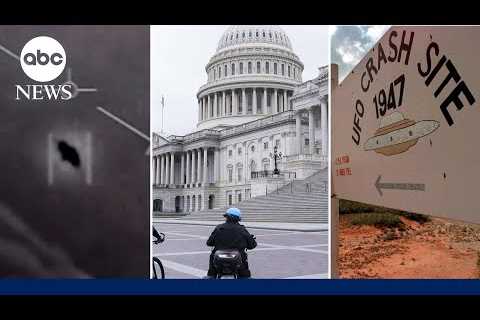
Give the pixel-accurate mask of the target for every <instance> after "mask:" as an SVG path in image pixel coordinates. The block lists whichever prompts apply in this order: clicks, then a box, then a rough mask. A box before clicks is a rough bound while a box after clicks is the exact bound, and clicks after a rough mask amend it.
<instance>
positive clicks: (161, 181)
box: [160, 154, 165, 184]
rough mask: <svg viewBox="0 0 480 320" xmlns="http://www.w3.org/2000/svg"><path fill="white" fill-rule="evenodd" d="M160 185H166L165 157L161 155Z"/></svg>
mask: <svg viewBox="0 0 480 320" xmlns="http://www.w3.org/2000/svg"><path fill="white" fill-rule="evenodd" d="M160 184H165V155H163V154H161V155H160Z"/></svg>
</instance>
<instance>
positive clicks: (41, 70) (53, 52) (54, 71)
mask: <svg viewBox="0 0 480 320" xmlns="http://www.w3.org/2000/svg"><path fill="white" fill-rule="evenodd" d="M66 63H67V56H66V54H65V49H63V47H62V45H61V44H60V42H58V41H57V40H55V39H53V38H51V37H47V36H41V37H36V38H33V39H32V40H30V41H28V42H27V43H26V44H25V46H24V47H23V49H22V53H21V54H20V64H21V66H22V69H23V72H25V74H26V75H27V76H28V77H29V78H30V79H32V80H35V81H38V82H48V81H52V80H54V79H56V78H57V77H58V76H59V75H60V74H61V73H62V72H63V70H64V69H65V65H66Z"/></svg>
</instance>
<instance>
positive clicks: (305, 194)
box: [168, 168, 328, 223]
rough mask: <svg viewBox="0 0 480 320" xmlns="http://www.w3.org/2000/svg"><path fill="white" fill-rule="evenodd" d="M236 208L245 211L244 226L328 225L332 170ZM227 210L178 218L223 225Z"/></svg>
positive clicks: (295, 181) (243, 214)
mask: <svg viewBox="0 0 480 320" xmlns="http://www.w3.org/2000/svg"><path fill="white" fill-rule="evenodd" d="M307 184H308V185H309V187H308V189H307ZM326 187H327V188H326ZM234 206H236V207H237V208H239V209H240V210H241V212H242V221H244V222H291V223H328V168H327V169H324V170H321V171H319V172H317V173H315V174H314V175H312V176H310V177H307V178H306V179H303V180H294V181H292V182H291V183H290V184H288V185H286V186H284V187H282V188H281V189H278V191H274V192H271V193H269V194H268V195H265V196H258V197H255V198H251V199H248V200H244V201H242V202H240V203H237V204H235V205H234ZM225 210H226V208H218V209H212V210H204V211H198V212H194V213H192V214H189V215H186V216H183V217H178V216H177V217H178V219H179V220H196V221H223V220H224V219H225V218H224V217H223V214H224V213H225ZM168 218H172V217H171V216H170V217H168Z"/></svg>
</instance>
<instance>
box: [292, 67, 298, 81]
mask: <svg viewBox="0 0 480 320" xmlns="http://www.w3.org/2000/svg"><path fill="white" fill-rule="evenodd" d="M293 78H294V79H297V68H293Z"/></svg>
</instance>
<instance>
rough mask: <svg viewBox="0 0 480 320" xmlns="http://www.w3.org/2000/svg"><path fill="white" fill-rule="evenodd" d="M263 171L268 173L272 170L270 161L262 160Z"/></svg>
mask: <svg viewBox="0 0 480 320" xmlns="http://www.w3.org/2000/svg"><path fill="white" fill-rule="evenodd" d="M262 169H263V170H264V171H268V169H270V159H268V158H264V159H263V160H262Z"/></svg>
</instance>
